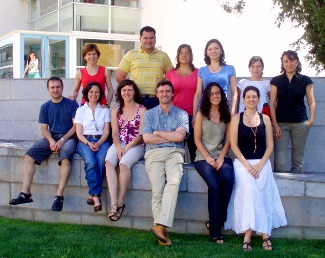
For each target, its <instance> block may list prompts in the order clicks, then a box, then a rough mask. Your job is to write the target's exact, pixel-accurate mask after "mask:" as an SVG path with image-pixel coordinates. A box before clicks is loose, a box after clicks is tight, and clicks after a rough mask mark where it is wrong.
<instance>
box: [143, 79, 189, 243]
mask: <svg viewBox="0 0 325 258" xmlns="http://www.w3.org/2000/svg"><path fill="white" fill-rule="evenodd" d="M155 91H156V96H157V97H158V99H159V105H158V106H156V107H155V108H152V109H150V110H148V111H146V112H145V116H144V120H143V126H142V134H143V140H144V142H145V143H146V154H145V156H144V157H145V160H146V170H147V173H148V176H149V180H150V183H151V187H152V213H153V217H154V224H155V225H154V226H153V227H152V228H151V230H150V231H151V232H152V233H153V234H154V235H155V236H156V237H157V238H158V242H159V244H160V245H171V244H172V243H171V240H170V239H169V238H168V236H167V231H166V227H172V225H173V220H174V214H175V208H176V202H177V196H178V188H179V184H180V182H181V179H182V175H183V163H184V153H185V151H184V139H185V138H186V137H187V136H188V134H189V124H188V114H187V113H186V112H185V111H184V110H182V109H180V108H177V107H175V106H173V104H172V99H173V96H174V87H173V84H172V83H171V82H170V81H168V80H161V81H160V82H158V84H157V86H156V89H155Z"/></svg>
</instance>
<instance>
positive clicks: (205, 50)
mask: <svg viewBox="0 0 325 258" xmlns="http://www.w3.org/2000/svg"><path fill="white" fill-rule="evenodd" d="M212 43H217V44H218V45H219V47H220V49H221V53H220V58H219V65H220V66H223V65H224V64H226V62H225V57H226V54H225V51H224V49H223V46H222V44H221V43H220V41H219V40H217V39H210V40H209V41H208V42H207V44H206V45H205V49H204V62H205V63H206V64H207V65H210V64H211V60H210V57H208V55H207V50H208V48H209V46H210V45H211V44H212Z"/></svg>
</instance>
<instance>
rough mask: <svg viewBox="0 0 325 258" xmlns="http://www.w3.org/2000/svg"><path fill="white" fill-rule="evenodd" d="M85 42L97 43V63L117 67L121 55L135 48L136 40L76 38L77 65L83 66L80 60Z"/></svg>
mask: <svg viewBox="0 0 325 258" xmlns="http://www.w3.org/2000/svg"><path fill="white" fill-rule="evenodd" d="M86 43H95V44H97V46H98V48H99V51H100V57H99V59H98V64H99V65H102V66H105V67H113V68H117V67H118V65H119V63H120V61H121V59H122V57H123V56H124V55H125V53H126V52H127V51H129V50H131V49H134V48H136V42H134V41H117V40H116V41H115V40H114V41H113V40H91V39H78V40H77V66H79V67H81V66H84V65H85V63H84V62H83V60H82V56H81V49H82V47H83V45H84V44H86Z"/></svg>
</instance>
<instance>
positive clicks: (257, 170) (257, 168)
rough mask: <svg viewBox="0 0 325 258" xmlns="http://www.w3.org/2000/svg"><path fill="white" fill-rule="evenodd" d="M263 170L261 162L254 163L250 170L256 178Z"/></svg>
mask: <svg viewBox="0 0 325 258" xmlns="http://www.w3.org/2000/svg"><path fill="white" fill-rule="evenodd" d="M261 170H262V167H261V165H260V164H259V163H257V164H255V165H253V166H251V167H250V170H249V171H248V172H249V173H250V174H251V176H252V177H254V178H255V179H258V178H259V174H260V172H261Z"/></svg>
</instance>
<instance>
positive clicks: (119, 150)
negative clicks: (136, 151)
mask: <svg viewBox="0 0 325 258" xmlns="http://www.w3.org/2000/svg"><path fill="white" fill-rule="evenodd" d="M116 151H117V157H118V159H119V160H121V158H122V157H123V155H124V154H125V150H124V148H122V147H121V146H119V147H116Z"/></svg>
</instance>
